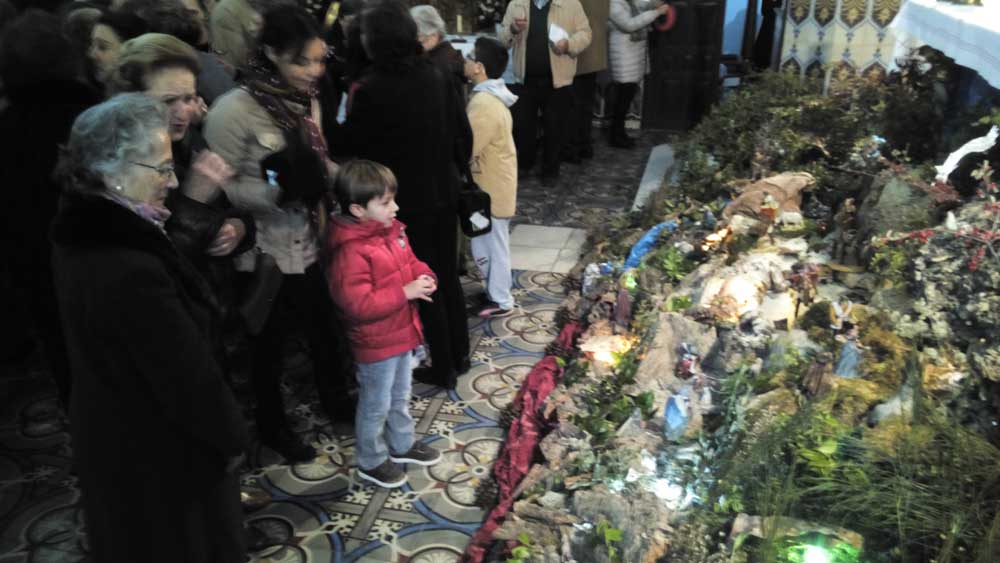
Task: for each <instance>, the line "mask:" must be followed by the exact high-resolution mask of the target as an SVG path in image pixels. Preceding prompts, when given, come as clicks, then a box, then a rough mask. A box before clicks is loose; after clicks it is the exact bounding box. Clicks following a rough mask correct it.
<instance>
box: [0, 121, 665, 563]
mask: <svg viewBox="0 0 1000 563" xmlns="http://www.w3.org/2000/svg"><path fill="white" fill-rule="evenodd" d="M595 135H596V132H595ZM659 140H660V136H650V135H644V136H643V139H642V140H641V141H640V143H639V146H637V147H636V148H635V149H633V150H630V151H622V150H617V149H610V148H608V147H607V146H606V145H605V144H604V143H603V142H602V141H599V142H598V143H597V145H596V146H595V149H596V150H597V153H598V154H597V156H596V157H595V158H594V159H593V160H590V161H585V163H584V164H582V165H571V164H564V165H563V171H562V179H561V182H560V183H559V185H557V186H555V187H552V188H544V187H542V186H540V184H539V183H538V181H537V178H535V177H533V176H530V175H528V176H522V179H521V184H520V187H519V206H518V207H519V217H518V218H517V219H516V220H515V221H514V223H515V224H533V225H549V226H563V227H576V228H587V227H588V226H591V225H594V224H596V223H597V222H603V221H607V220H608V218H609V214H611V213H620V212H622V210H623V209H627V208H628V207H629V206H630V205H631V200H632V196H633V194H634V192H635V188H636V185H637V183H638V179H639V177H640V176H641V175H642V167H643V165H644V163H645V159H646V157H647V156H648V154H649V149H650V147H651V146H652V145H653V144H655V143H656V142H659ZM515 274H516V275H515V285H516V287H515V290H514V293H515V298H516V299H517V302H518V305H517V308H516V311H515V313H514V314H513V315H511V316H508V317H503V318H497V319H488V320H480V319H475V320H472V321H470V327H469V328H470V338H471V343H472V349H473V350H474V352H473V357H472V369H471V370H470V371H469V373H468V374H466V375H464V376H463V377H461V378H460V380H459V383H458V387H457V388H456V389H455V390H453V391H443V390H441V389H438V388H433V387H428V386H420V385H416V386H415V387H414V394H413V398H412V402H411V409H412V411H413V415H414V419H415V420H416V424H417V428H416V430H417V433H418V436H419V438H420V439H422V440H423V441H425V442H426V443H428V444H430V445H431V446H433V447H435V448H437V449H439V450H441V451H442V452H443V454H444V459H443V461H442V462H440V463H439V464H437V465H435V466H432V467H429V468H424V467H417V466H411V467H409V468H408V477H409V482H408V484H407V485H406V486H405V487H403V488H402V489H397V490H394V491H389V490H385V489H381V488H378V487H373V486H366V485H364V484H362V483H360V482H358V480H357V478H356V477H355V474H354V471H353V466H352V463H353V441H354V438H353V435H352V429H351V427H350V426H349V425H340V424H331V423H330V422H329V421H328V420H326V418H325V417H324V416H323V415H322V414H321V411H320V409H319V408H318V407H317V405H316V398H315V395H314V394H311V390H312V384H311V383H310V382H309V379H310V378H311V377H310V375H309V369H308V364H307V362H306V360H305V355H304V353H303V352H302V350H299V349H295V348H294V347H293V348H292V349H291V350H290V351H289V353H288V354H287V357H288V364H287V365H286V369H287V371H288V372H289V376H288V377H286V382H285V390H284V391H285V393H286V394H288V395H289V396H290V400H289V402H288V403H286V404H291V405H296V406H295V407H294V413H293V414H294V417H293V419H294V421H295V430H296V432H298V433H299V434H300V435H301V436H302V437H303V438H305V439H307V440H309V441H311V442H312V443H313V444H314V445H315V446H316V447H317V449H318V450H319V451H320V452H321V454H320V455H319V456H318V457H317V459H316V460H315V461H314V462H313V463H309V464H302V465H295V466H286V465H281V464H280V458H278V457H277V455H276V454H274V453H273V452H271V451H270V450H269V449H267V448H264V447H261V446H258V447H257V448H256V449H255V451H254V452H253V455H252V456H251V464H250V467H252V468H253V469H251V470H249V471H248V472H247V473H245V474H244V476H243V477H244V481H245V482H246V483H248V484H255V485H256V486H259V487H261V488H264V489H266V490H267V491H269V492H270V493H271V494H272V496H273V497H274V502H272V503H271V504H270V505H268V506H267V507H265V508H262V509H260V510H259V511H257V512H255V513H253V514H250V515H249V516H248V522H249V524H250V525H252V526H254V527H256V528H257V529H258V530H260V531H261V532H263V533H265V534H266V535H267V536H268V537H269V538H270V539H271V540H272V541H274V542H275V543H276V545H274V546H273V547H271V548H268V549H266V550H264V551H260V552H257V553H253V554H251V556H250V561H256V562H261V563H264V562H273V563H277V562H281V563H298V562H322V563H341V562H343V563H353V562H359V563H376V562H377V563H452V562H454V561H456V560H457V559H458V557H459V555H460V554H461V553H462V551H463V550H464V549H465V546H466V544H467V543H468V540H469V537H470V536H471V534H472V533H473V532H474V531H475V530H476V528H477V527H478V526H479V524H480V522H481V521H482V519H483V517H484V516H485V511H484V510H483V509H481V508H479V507H477V506H476V504H475V490H476V486H477V485H478V484H479V482H480V481H481V480H482V479H484V478H488V476H489V474H490V468H491V464H492V462H493V460H494V458H495V456H496V453H497V451H498V450H499V448H500V445H501V442H502V440H503V438H504V433H503V431H502V430H501V429H500V428H499V427H498V426H497V422H496V421H497V419H498V417H499V413H500V411H501V409H503V407H504V406H505V405H506V404H507V403H508V402H509V401H510V400H511V398H512V397H513V395H514V394H515V393H516V392H517V389H518V387H519V385H520V382H521V380H522V379H523V377H524V376H525V374H526V373H527V372H528V371H529V370H530V369H531V367H532V366H533V365H534V363H535V362H536V361H537V360H538V359H539V358H540V357H541V355H542V353H543V350H544V349H545V346H546V345H547V344H548V342H549V341H551V340H552V338H554V336H555V334H556V328H557V327H556V324H555V320H554V318H555V313H556V311H557V309H558V307H559V303H560V301H561V300H562V298H563V295H564V290H563V279H564V278H563V276H562V275H560V274H555V273H548V272H537V271H516V272H515ZM465 281H466V284H467V287H466V292H467V293H471V292H474V291H477V290H478V288H477V286H479V282H478V281H477V280H475V279H466V280H465ZM40 364H41V362H40V361H38V359H37V358H36V359H35V360H34V361H33V362H29V363H28V365H19V366H4V369H6V370H7V373H4V374H3V375H2V377H0V563H29V562H30V563H64V562H65V563H79V562H85V561H87V560H88V559H87V554H86V540H85V535H84V522H83V517H82V514H81V511H80V510H79V509H78V506H77V504H76V503H77V498H78V494H79V493H78V489H77V488H76V483H75V479H74V477H73V476H72V474H71V471H70V462H71V449H70V444H69V439H68V434H67V433H66V431H65V429H66V426H65V420H64V418H63V416H62V413H61V411H60V409H59V407H58V404H57V401H56V399H55V394H54V389H53V388H52V386H51V384H50V383H49V380H48V376H47V374H46V373H45V371H44V369H43V368H42V367H41V366H40ZM236 379H237V381H236V389H237V394H238V395H239V396H240V397H241V399H245V398H246V392H247V391H248V390H247V389H246V387H247V385H246V382H245V381H241V379H240V378H239V377H238V376H237V378H236ZM244 404H248V403H247V401H245V400H244ZM247 408H248V413H247V414H248V415H249V414H251V413H250V412H249V406H248V407H247ZM248 420H252V416H248ZM150 447H155V446H154V445H151V446H150Z"/></svg>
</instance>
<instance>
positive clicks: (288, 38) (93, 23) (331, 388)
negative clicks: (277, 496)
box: [0, 0, 662, 562]
mask: <svg viewBox="0 0 1000 563" xmlns="http://www.w3.org/2000/svg"><path fill="white" fill-rule="evenodd" d="M583 1H584V3H585V4H586V5H587V7H586V9H585V7H584V5H581V3H580V1H578V0H512V1H511V3H510V5H509V7H508V9H507V13H506V16H505V17H504V20H503V23H502V26H501V28H500V29H499V33H498V35H499V40H497V39H493V38H490V37H485V36H483V37H479V38H478V39H476V40H475V42H474V44H473V45H472V46H471V49H467V55H465V56H463V54H462V53H461V52H460V51H459V50H458V49H455V48H454V46H453V45H452V44H450V43H449V42H448V41H447V39H446V36H447V29H446V26H445V23H444V22H443V20H442V19H441V17H440V15H439V14H438V13H437V11H436V10H435V9H434V8H433V7H430V6H416V7H414V8H412V9H410V8H408V7H407V6H405V5H404V4H403V3H402V2H400V1H398V0H343V1H342V2H340V3H338V4H337V5H336V6H335V7H334V8H331V9H327V7H326V6H324V7H323V8H322V9H321V10H320V11H319V13H317V14H313V13H310V12H308V11H307V10H305V9H304V8H302V7H300V6H298V5H297V4H295V3H292V2H288V1H282V0H221V1H219V2H218V3H215V2H212V1H209V0H125V1H124V2H121V1H119V0H113V1H111V2H110V3H108V2H106V1H98V0H90V1H75V2H69V3H60V2H52V3H51V4H52V5H46V6H43V8H46V9H38V8H31V9H22V10H18V9H17V7H16V6H14V5H12V4H10V3H9V2H0V16H2V18H3V21H2V25H3V27H2V31H0V34H2V35H0V79H2V87H3V98H4V100H5V103H6V106H5V107H3V109H2V112H0V133H2V134H4V137H5V138H6V139H7V140H8V141H9V143H7V144H6V146H7V148H6V149H5V151H4V154H3V158H4V159H5V161H4V163H3V166H0V174H2V178H0V185H3V186H4V187H5V189H6V190H7V193H8V201H7V205H6V206H5V208H4V217H3V227H2V228H3V231H4V232H3V244H4V247H3V251H4V252H3V253H4V256H5V258H6V263H5V269H6V275H7V277H8V278H9V282H10V283H11V285H12V286H13V289H14V291H15V294H16V295H18V296H23V299H24V301H23V303H24V304H25V306H26V308H27V309H28V310H29V312H30V317H31V319H32V321H33V324H34V328H35V332H36V333H37V335H38V336H39V338H40V340H41V341H42V343H43V347H44V351H45V356H46V358H47V360H48V364H49V368H50V370H51V372H52V374H53V378H54V380H55V383H56V387H57V388H58V393H59V399H60V401H61V402H62V404H63V405H64V407H65V408H66V410H67V412H68V421H69V425H70V431H71V436H72V448H73V458H74V461H73V463H74V470H75V471H76V473H77V475H78V478H79V485H80V489H81V493H82V496H81V503H82V506H83V509H84V511H85V514H86V523H87V532H88V536H89V538H90V549H91V552H92V555H93V558H94V560H95V561H100V562H103V561H114V562H118V561H139V560H143V561H206V562H209V561H211V562H225V561H234V562H235V561H242V560H243V558H244V554H245V552H246V549H247V535H246V532H245V529H244V528H243V525H242V519H243V512H242V510H241V506H240V492H239V487H240V486H239V482H238V474H239V469H240V468H241V467H243V466H244V465H245V463H246V462H245V456H244V454H245V452H246V451H247V450H248V448H249V447H250V443H251V440H250V432H249V430H248V426H247V424H246V421H245V420H244V418H243V416H242V409H241V408H240V405H239V403H238V401H237V400H236V398H235V396H234V394H233V391H232V388H231V385H232V378H231V377H230V375H231V372H232V370H233V365H232V362H233V360H232V358H231V357H230V356H231V350H232V348H233V347H232V346H231V345H229V344H231V342H232V341H233V340H239V341H242V342H245V343H246V348H247V349H248V350H249V356H250V374H249V375H250V377H249V380H250V382H251V387H252V391H253V398H254V403H255V407H256V408H255V410H254V412H255V419H256V421H255V422H256V430H255V433H256V436H257V438H258V439H259V440H260V442H261V443H263V444H264V445H265V446H267V447H269V448H271V449H273V450H274V451H275V452H277V453H278V454H280V455H281V456H283V458H285V460H287V462H289V463H307V462H310V461H311V460H313V459H314V458H315V457H316V452H315V450H314V448H313V446H312V445H310V444H307V443H304V442H303V441H302V440H301V439H300V438H299V437H298V436H297V435H296V433H295V432H294V431H293V428H292V426H291V422H290V421H289V419H288V417H287V415H286V407H288V405H285V404H284V400H283V394H282V379H283V376H284V365H283V360H284V351H285V350H286V345H287V340H288V339H289V338H290V337H291V336H293V335H299V336H301V338H302V340H304V341H305V343H306V344H307V347H308V351H309V357H310V360H311V366H312V371H313V374H314V380H315V389H316V392H317V395H318V397H319V402H320V405H321V406H322V409H323V410H324V411H325V414H326V415H327V416H328V417H329V418H330V419H332V420H339V421H345V422H352V423H353V424H354V428H355V434H356V438H357V441H356V455H355V460H354V461H355V464H356V466H357V473H358V476H359V477H360V478H361V479H363V480H367V481H369V482H372V483H375V484H378V485H380V486H383V487H390V488H391V487H399V486H402V485H403V484H404V483H405V482H406V472H405V470H404V466H405V464H417V465H430V464H433V463H436V462H437V460H439V459H440V457H441V453H440V452H439V451H437V450H436V449H434V448H433V447H431V446H429V445H428V444H425V443H422V442H420V441H419V440H416V439H415V436H414V423H413V419H412V418H411V417H410V415H409V412H408V407H407V404H408V400H409V397H410V388H411V382H412V380H413V379H416V380H418V381H422V382H426V383H430V384H433V385H437V386H441V387H444V388H454V387H455V385H456V381H457V379H458V377H459V376H461V375H462V374H464V373H465V372H466V371H468V370H469V368H470V357H469V354H470V350H469V335H468V325H467V322H468V321H467V319H468V315H469V314H470V313H471V314H473V315H479V316H481V317H484V318H488V317H497V316H503V315H507V314H510V313H511V311H513V310H514V308H515V306H516V303H515V301H514V298H513V296H512V292H511V285H512V279H511V267H510V249H509V233H510V220H511V218H512V217H513V216H514V214H515V210H516V193H517V185H518V175H519V174H521V175H523V174H525V173H527V171H528V170H530V169H531V168H532V167H533V165H534V161H535V160H536V155H537V154H538V153H539V152H541V167H540V168H541V170H540V176H541V178H542V180H543V183H550V181H552V180H553V179H555V178H556V177H557V176H558V173H559V166H560V162H561V161H564V160H569V161H578V160H579V159H581V158H589V157H590V156H592V155H593V149H592V147H591V141H590V137H591V131H590V121H591V119H590V116H591V110H590V107H589V104H588V103H585V102H586V101H587V100H588V99H589V98H588V96H589V97H590V98H592V97H593V91H594V84H595V75H596V73H597V72H598V71H600V70H603V69H604V68H606V67H607V60H606V59H607V49H606V48H605V41H606V40H607V39H610V44H611V52H612V60H615V56H616V52H619V51H620V53H618V56H619V57H620V58H623V60H624V61H626V62H625V63H623V64H622V68H621V69H620V71H619V72H617V73H614V72H613V77H614V80H615V82H616V83H618V82H620V83H621V85H620V87H619V88H620V90H621V93H620V95H619V99H618V101H617V102H616V105H615V110H614V120H613V126H612V132H611V135H612V137H611V142H612V144H614V145H615V146H628V144H629V143H630V140H629V139H628V137H627V136H626V135H625V132H624V131H625V130H624V117H625V112H626V111H627V109H628V106H629V104H630V103H631V98H632V96H634V93H635V89H634V86H635V83H636V82H638V80H639V78H640V77H641V74H642V71H641V70H640V69H639V67H640V66H644V64H645V63H644V62H642V63H641V65H640V63H638V62H636V61H637V60H639V59H640V58H642V60H643V61H644V58H643V57H644V56H645V55H644V52H643V53H641V54H640V55H636V54H635V53H632V52H631V51H629V49H632V50H633V51H634V50H635V49H641V50H644V48H645V47H644V45H642V44H641V43H640V41H638V40H637V39H635V36H636V34H637V33H639V32H640V31H641V29H642V28H643V27H644V26H646V25H648V24H649V23H650V22H652V20H653V19H654V17H655V16H657V15H659V13H661V12H662V10H661V9H660V8H653V9H652V10H648V11H645V12H642V11H639V10H637V9H636V8H635V7H634V5H633V4H631V0H612V1H611V2H610V3H609V2H607V0H605V1H604V2H603V8H602V6H601V2H598V1H595V0H583ZM619 4H621V5H622V6H619ZM602 9H603V12H602ZM609 18H610V22H611V26H612V31H611V33H610V34H609V35H610V38H606V37H605V33H606V30H607V27H608V21H609ZM554 30H558V31H554ZM559 32H561V34H560V33H559ZM593 45H596V47H592V46H593ZM616 45H618V47H616ZM588 57H589V58H588ZM510 69H512V71H513V80H512V81H511V82H510V83H509V88H508V82H506V81H505V80H504V78H503V77H504V75H505V73H506V72H508V70H510ZM574 93H575V94H576V95H577V96H578V101H577V102H576V103H574ZM580 96H582V98H579V97H580ZM539 139H541V143H540V144H541V151H539V150H538V149H537V145H538V140H539ZM471 183H475V184H478V185H479V186H480V187H481V188H482V189H483V190H484V191H486V192H487V193H488V194H489V195H490V196H491V209H490V211H491V216H492V217H491V221H492V227H491V229H490V230H489V232H487V233H486V234H483V235H480V236H476V237H474V238H472V239H471V240H470V241H465V240H463V238H464V237H462V235H461V233H460V230H459V228H458V209H459V199H460V198H461V197H462V196H463V190H465V189H467V186H468V185H469V184H471ZM466 244H468V247H469V248H468V250H469V252H470V253H471V255H472V256H473V258H474V260H475V265H476V267H478V268H479V269H480V271H481V273H482V276H483V279H484V291H483V292H482V295H481V296H480V297H479V299H478V302H477V304H476V305H475V307H474V309H473V310H472V311H469V310H468V309H467V304H466V300H465V296H464V295H463V291H462V286H461V283H460V281H459V272H460V269H461V267H462V266H463V263H464V261H463V254H464V245H466ZM8 340H9V341H16V338H14V337H12V338H11V339H8ZM178 476H184V477H183V478H182V479H178V478H177V477H178ZM179 523H180V525H179ZM151 546H156V547H155V548H153V549H152V550H151Z"/></svg>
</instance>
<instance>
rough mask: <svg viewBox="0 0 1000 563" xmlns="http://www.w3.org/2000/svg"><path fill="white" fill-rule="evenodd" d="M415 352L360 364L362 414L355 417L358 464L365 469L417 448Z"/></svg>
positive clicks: (355, 458) (355, 455)
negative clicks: (412, 408) (413, 393)
mask: <svg viewBox="0 0 1000 563" xmlns="http://www.w3.org/2000/svg"><path fill="white" fill-rule="evenodd" d="M412 359H413V351H412V350H411V351H409V352H403V353H402V354H399V355H398V356H393V357H391V358H388V359H385V360H382V361H379V362H372V363H370V364H363V363H358V370H357V377H358V387H359V390H358V410H357V414H356V415H355V417H354V434H355V437H356V443H355V445H354V460H355V462H356V463H357V465H358V467H360V468H361V469H374V468H375V467H378V466H379V465H381V464H382V463H383V462H384V461H385V460H386V459H388V457H389V452H390V451H391V452H392V453H394V454H402V453H406V452H408V451H410V448H412V447H413V418H412V417H410V408H409V401H410V384H411V381H412V375H413V365H412Z"/></svg>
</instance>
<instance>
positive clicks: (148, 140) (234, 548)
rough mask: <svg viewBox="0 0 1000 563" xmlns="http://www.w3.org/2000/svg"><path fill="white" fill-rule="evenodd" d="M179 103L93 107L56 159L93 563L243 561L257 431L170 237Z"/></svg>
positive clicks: (55, 231)
mask: <svg viewBox="0 0 1000 563" xmlns="http://www.w3.org/2000/svg"><path fill="white" fill-rule="evenodd" d="M168 127H169V126H168V120H167V114H166V109H165V108H164V107H163V105H162V104H161V103H160V102H158V101H156V100H154V99H153V98H150V97H148V96H146V95H144V94H122V95H119V96H116V97H114V98H112V99H110V100H108V101H107V102H104V103H102V104H100V105H97V106H94V107H92V108H90V109H88V110H87V111H85V112H83V113H82V114H80V116H79V117H78V118H77V119H76V121H75V122H74V124H73V128H72V130H71V132H70V136H69V141H68V142H67V145H66V147H65V148H64V150H63V154H62V155H61V157H60V161H59V164H58V166H57V174H58V177H59V178H60V180H61V182H62V184H63V190H64V195H63V201H62V204H61V207H60V211H59V214H58V215H57V216H56V218H55V220H54V222H53V225H52V231H51V232H52V235H51V237H52V242H53V257H52V261H53V270H54V278H55V287H56V294H57V295H58V297H59V307H60V310H61V312H62V317H63V328H64V331H65V335H66V345H67V349H68V352H69V358H70V366H71V372H72V374H73V379H74V385H75V388H74V392H73V395H72V397H71V400H70V419H71V420H72V421H73V424H72V428H71V431H70V432H71V434H72V441H73V458H74V466H75V468H76V471H77V475H78V477H79V485H80V491H81V503H82V506H83V510H84V514H85V516H86V529H87V534H88V536H89V538H90V553H91V556H92V559H93V560H94V561H95V562H105V561H107V562H110V561H115V562H117V561H144V562H161V561H162V562H164V563H165V562H176V561H185V562H189V563H191V562H205V563H209V562H211V563H218V562H224V563H225V562H233V563H235V562H238V561H243V558H244V556H245V548H244V545H243V544H244V534H243V529H242V520H243V518H242V512H241V508H240V500H239V483H238V479H237V475H235V473H234V471H235V468H236V467H237V466H238V465H239V463H240V460H241V459H242V457H243V451H244V450H245V448H246V447H247V446H248V443H249V438H248V434H247V428H246V424H245V422H244V420H243V418H242V416H241V412H240V408H239V406H238V404H237V402H236V400H235V398H234V397H233V395H232V393H231V392H230V390H229V387H228V386H227V385H226V384H225V382H224V381H223V377H222V373H221V370H220V369H219V366H218V364H217V363H216V362H215V359H214V355H213V353H212V350H211V347H210V346H209V344H208V342H209V340H210V332H211V330H212V327H213V326H214V325H215V324H216V321H217V318H218V316H217V311H216V305H215V300H214V298H213V296H212V292H211V291H210V290H209V288H208V287H207V285H206V283H205V281H204V279H202V277H201V276H200V275H199V274H198V272H197V271H196V270H195V269H194V267H193V266H191V264H190V263H189V262H188V261H187V260H186V259H185V258H184V257H183V256H182V255H181V254H180V253H179V252H178V251H177V249H176V247H175V246H174V245H173V244H172V243H171V241H170V239H169V238H167V235H166V233H165V232H164V229H163V224H164V222H165V221H166V219H167V218H168V217H169V215H170V212H169V211H167V209H166V208H165V207H164V202H165V201H166V198H167V194H168V193H169V192H170V190H172V189H175V188H176V187H177V179H176V177H175V176H174V168H173V166H174V164H173V155H172V154H171V150H170V134H169V128H168Z"/></svg>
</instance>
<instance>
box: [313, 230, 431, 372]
mask: <svg viewBox="0 0 1000 563" xmlns="http://www.w3.org/2000/svg"><path fill="white" fill-rule="evenodd" d="M404 228H405V226H404V225H403V224H402V223H400V222H399V221H396V220H393V222H392V226H390V227H386V226H384V225H382V224H381V223H378V222H377V221H365V222H360V223H359V222H357V221H354V220H352V219H350V218H347V217H344V216H337V217H335V218H334V220H333V221H332V222H331V225H330V235H329V238H328V246H327V249H328V250H329V256H330V257H331V259H330V266H329V268H330V269H329V271H328V272H327V273H328V275H327V279H328V280H329V283H330V295H332V296H333V300H334V301H336V303H337V305H339V306H340V308H341V310H343V311H344V314H345V315H346V316H347V325H348V337H349V338H350V339H351V345H352V347H353V349H354V359H355V360H356V361H358V362H361V363H372V362H378V361H380V360H385V359H387V358H391V357H393V356H397V355H399V354H402V353H403V352H406V351H407V350H412V349H413V348H416V347H417V346H419V345H420V344H422V343H423V341H424V334H423V328H422V327H421V325H420V317H419V316H418V315H417V304H416V303H415V302H408V301H407V299H406V295H405V294H404V293H403V286H405V285H406V284H408V283H410V282H411V281H413V280H415V279H417V277H418V276H421V275H424V274H426V275H429V276H432V277H434V278H435V279H437V277H436V276H434V272H432V271H431V269H430V268H429V267H428V266H427V264H424V263H423V262H421V261H420V260H418V259H417V257H416V256H415V255H414V254H413V250H412V249H411V248H410V241H409V239H407V238H406V233H405V232H404Z"/></svg>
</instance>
